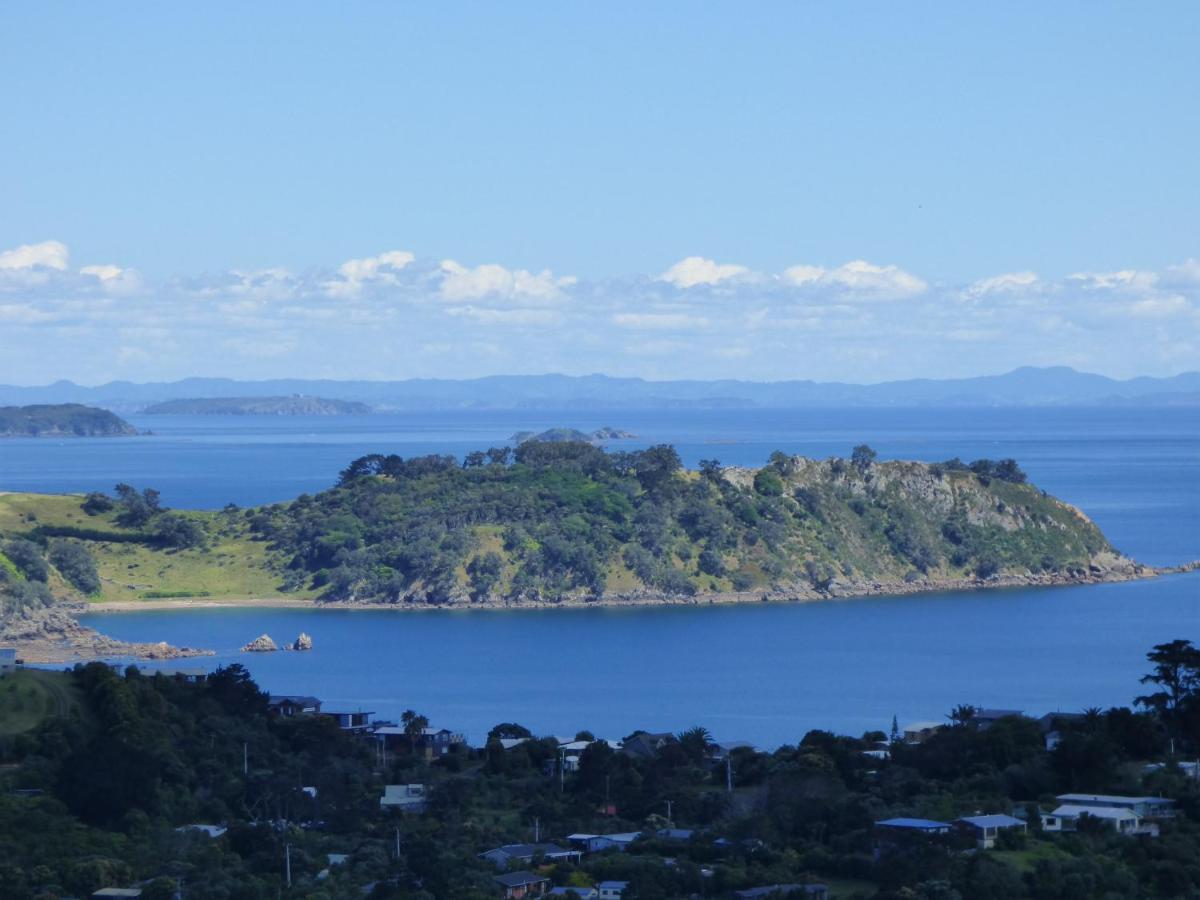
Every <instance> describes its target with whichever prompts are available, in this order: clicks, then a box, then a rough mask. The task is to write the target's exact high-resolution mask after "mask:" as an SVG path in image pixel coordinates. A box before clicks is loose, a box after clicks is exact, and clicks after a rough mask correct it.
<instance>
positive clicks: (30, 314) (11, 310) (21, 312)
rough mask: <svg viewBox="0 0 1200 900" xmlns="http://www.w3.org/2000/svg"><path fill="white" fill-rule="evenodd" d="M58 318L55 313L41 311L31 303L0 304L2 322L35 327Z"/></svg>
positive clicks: (0, 319)
mask: <svg viewBox="0 0 1200 900" xmlns="http://www.w3.org/2000/svg"><path fill="white" fill-rule="evenodd" d="M57 318H58V317H57V316H56V315H54V314H53V313H49V312H46V311H45V310H40V309H38V308H37V307H36V306H34V305H33V304H31V303H0V322H12V323H13V324H15V325H34V324H36V323H38V322H51V321H54V320H55V319H57Z"/></svg>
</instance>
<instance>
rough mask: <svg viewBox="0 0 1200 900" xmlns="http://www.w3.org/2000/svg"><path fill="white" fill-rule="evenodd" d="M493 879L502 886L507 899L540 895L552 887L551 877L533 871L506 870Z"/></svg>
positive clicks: (516, 899) (501, 888)
mask: <svg viewBox="0 0 1200 900" xmlns="http://www.w3.org/2000/svg"><path fill="white" fill-rule="evenodd" d="M492 880H493V881H495V882H496V884H498V885H499V886H500V890H501V895H502V896H503V897H504V898H505V900H521V898H523V897H540V896H542V895H543V894H544V893H546V891H547V890H549V888H550V879H549V878H544V877H542V876H541V875H534V874H533V873H532V872H506V873H505V874H503V875H497V876H496V877H495V878H494V879H492Z"/></svg>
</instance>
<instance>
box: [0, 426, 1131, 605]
mask: <svg viewBox="0 0 1200 900" xmlns="http://www.w3.org/2000/svg"><path fill="white" fill-rule="evenodd" d="M1151 574H1153V571H1149V570H1145V569H1143V568H1142V567H1141V566H1139V565H1137V564H1136V563H1134V562H1133V561H1131V560H1129V559H1127V558H1125V557H1123V556H1121V555H1120V554H1119V553H1117V552H1116V551H1115V550H1114V549H1113V548H1112V547H1111V546H1110V545H1109V544H1108V542H1107V541H1106V540H1105V538H1104V536H1103V535H1102V534H1101V532H1100V530H1099V529H1098V528H1097V527H1096V526H1095V525H1094V524H1093V523H1092V522H1091V521H1089V520H1088V519H1087V518H1086V516H1084V515H1083V514H1082V513H1081V512H1080V511H1079V510H1077V509H1075V508H1074V507H1072V506H1070V505H1068V504H1066V503H1063V502H1061V501H1059V500H1056V499H1054V498H1053V497H1050V496H1047V495H1046V494H1045V493H1043V492H1042V491H1040V490H1038V489H1037V488H1036V487H1034V486H1032V485H1030V484H1028V483H1027V482H1026V480H1025V476H1024V473H1022V472H1021V470H1020V467H1019V466H1018V465H1017V464H1016V463H1015V462H1013V461H1012V460H1002V461H999V462H995V461H990V460H977V461H975V462H973V463H970V464H965V463H963V462H960V461H958V460H950V461H947V462H944V463H934V464H928V463H920V462H900V461H893V462H878V461H876V459H875V456H874V452H873V451H872V450H871V449H870V448H869V447H866V446H862V447H858V448H856V449H855V451H854V453H853V454H852V455H851V457H850V458H848V459H840V458H831V459H826V460H812V459H805V458H801V457H788V456H785V455H784V454H781V453H775V454H773V455H772V457H771V459H770V460H769V461H768V464H767V465H766V466H765V467H763V468H761V469H742V468H723V467H721V466H720V465H719V464H718V463H716V462H715V461H705V462H702V463H701V465H700V468H699V470H698V471H688V470H685V469H683V468H682V466H681V465H680V461H679V457H678V456H677V455H676V453H675V451H674V450H673V449H672V448H671V447H668V446H657V447H651V448H649V449H646V450H639V451H634V452H609V453H606V452H604V451H603V450H601V449H600V448H598V447H595V446H592V445H590V444H587V443H578V442H568V443H557V442H537V441H530V442H527V443H524V444H522V445H520V446H519V447H517V448H516V449H515V450H513V449H511V448H507V447H501V448H492V449H490V450H487V451H481V452H475V453H471V454H468V455H467V457H466V458H465V459H464V460H462V461H459V460H456V459H455V458H454V457H450V456H425V457H419V458H414V459H408V460H404V459H401V458H400V457H397V456H382V455H372V456H365V457H362V458H360V459H357V460H354V461H353V462H352V463H351V464H350V465H349V466H348V467H347V468H346V470H345V471H344V472H342V474H341V478H340V480H339V483H338V484H337V485H335V486H334V487H332V488H330V489H329V490H326V491H323V492H321V493H318V494H315V495H302V496H300V497H298V498H297V499H296V500H293V501H290V502H287V503H281V504H275V505H271V506H264V507H257V508H251V509H244V510H243V509H239V508H238V507H236V506H229V507H226V508H225V509H223V510H219V511H177V510H168V509H166V508H164V507H163V506H161V504H160V503H159V498H158V493H157V491H155V490H153V489H150V488H143V489H140V490H139V489H136V488H134V487H132V486H130V485H127V484H122V485H118V486H117V489H116V490H115V492H114V493H113V494H112V495H108V494H102V493H93V494H89V495H87V496H86V497H84V496H66V495H59V496H50V495H37V494H5V495H0V605H3V603H4V602H7V603H9V604H10V605H11V604H12V603H14V602H15V603H17V605H23V606H24V605H29V604H30V603H33V604H34V605H45V604H46V603H48V602H49V600H50V597H51V595H54V596H56V597H60V598H68V599H73V600H83V599H91V600H94V601H116V600H124V601H129V600H158V599H172V598H194V597H211V598H218V599H219V598H243V599H245V598H267V597H278V596H287V595H291V596H298V597H314V598H319V599H322V600H327V601H334V602H336V601H355V602H380V603H409V604H419V605H423V604H435V605H444V604H461V605H483V604H492V605H496V604H521V603H587V602H595V601H603V602H612V603H619V602H640V603H653V602H696V601H698V600H700V599H705V598H707V599H712V600H722V601H735V600H742V601H745V600H758V599H760V598H763V597H765V598H768V599H779V600H789V599H816V598H821V597H831V596H853V595H861V594H886V593H909V592H916V591H921V590H934V589H939V588H957V587H972V586H982V585H1001V584H1004V585H1006V584H1058V583H1077V582H1080V581H1096V580H1118V579H1126V578H1134V577H1139V576H1143V575H1151Z"/></svg>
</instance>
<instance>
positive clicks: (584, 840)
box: [567, 831, 642, 853]
mask: <svg viewBox="0 0 1200 900" xmlns="http://www.w3.org/2000/svg"><path fill="white" fill-rule="evenodd" d="M641 836H642V833H641V832H640V831H627V832H622V833H620V834H571V835H567V843H568V844H570V845H571V846H572V847H575V848H577V849H579V850H582V851H583V852H584V853H600V852H601V851H604V850H622V851H624V850H626V849H628V847H629V845H630V844H632V843H633V842H634V841H636V840H637V839H638V838H640V837H641Z"/></svg>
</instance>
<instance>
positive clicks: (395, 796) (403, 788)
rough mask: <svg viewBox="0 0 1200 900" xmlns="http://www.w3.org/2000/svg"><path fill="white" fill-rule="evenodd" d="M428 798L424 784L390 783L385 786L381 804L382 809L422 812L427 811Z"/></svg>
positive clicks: (380, 799) (380, 800)
mask: <svg viewBox="0 0 1200 900" xmlns="http://www.w3.org/2000/svg"><path fill="white" fill-rule="evenodd" d="M426 799H427V798H426V796H425V785H423V784H388V785H385V786H384V788H383V796H382V797H380V798H379V806H380V808H381V809H395V810H399V811H400V812H415V813H420V812H425V803H426Z"/></svg>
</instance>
